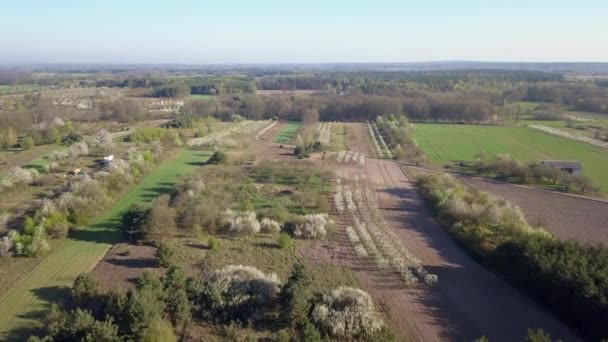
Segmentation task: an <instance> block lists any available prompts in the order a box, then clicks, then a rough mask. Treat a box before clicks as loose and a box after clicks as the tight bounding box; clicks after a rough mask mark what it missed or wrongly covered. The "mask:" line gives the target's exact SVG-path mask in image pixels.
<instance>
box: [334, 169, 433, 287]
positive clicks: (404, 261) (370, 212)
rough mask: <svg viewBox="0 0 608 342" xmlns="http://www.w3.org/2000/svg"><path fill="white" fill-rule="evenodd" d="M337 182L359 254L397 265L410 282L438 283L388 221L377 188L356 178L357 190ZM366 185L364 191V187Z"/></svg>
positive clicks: (337, 200)
mask: <svg viewBox="0 0 608 342" xmlns="http://www.w3.org/2000/svg"><path fill="white" fill-rule="evenodd" d="M338 183H339V184H337V185H336V192H335V194H334V206H335V207H336V210H337V211H338V213H339V214H340V215H341V216H343V218H345V219H346V220H348V221H349V222H351V223H352V226H349V227H347V229H346V234H347V236H348V239H349V241H350V243H351V245H352V246H353V249H354V250H355V253H356V254H357V255H358V256H359V257H366V258H367V257H369V258H371V259H372V260H373V262H374V263H375V264H376V266H378V267H380V268H385V267H389V266H390V267H393V268H394V269H396V270H397V271H398V272H399V273H400V275H401V278H402V280H403V282H404V283H405V285H406V286H412V285H414V284H416V283H417V282H418V280H421V281H423V282H424V283H426V284H427V285H428V286H433V285H435V284H436V283H437V280H438V279H437V276H436V275H434V274H430V273H428V271H426V270H425V269H424V267H423V266H422V264H421V262H420V260H419V259H418V258H416V256H414V255H413V254H412V253H411V252H410V251H409V250H408V249H407V248H406V247H405V246H403V245H402V244H401V242H400V239H399V237H398V236H397V235H396V234H395V233H394V232H393V231H392V230H391V229H390V228H389V227H388V225H387V224H386V223H385V221H384V219H383V217H382V215H381V213H380V212H379V209H378V207H377V206H376V205H375V203H377V202H376V200H377V199H376V198H375V194H374V193H373V191H372V190H371V189H370V188H369V187H367V186H365V184H364V183H363V182H358V181H357V182H355V183H354V184H353V185H354V188H355V190H354V191H353V190H351V187H350V186H348V185H342V184H341V182H338ZM362 188H363V189H364V191H362V190H361V189H362Z"/></svg>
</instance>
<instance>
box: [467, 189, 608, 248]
mask: <svg viewBox="0 0 608 342" xmlns="http://www.w3.org/2000/svg"><path fill="white" fill-rule="evenodd" d="M459 179H460V180H461V181H462V182H464V183H465V184H466V185H468V186H470V187H472V188H476V189H480V190H484V191H488V192H490V193H494V194H496V195H498V196H501V197H503V198H506V199H508V200H510V201H512V202H513V203H515V204H517V205H518V206H519V207H520V208H521V209H522V211H523V212H524V215H525V216H526V218H527V220H528V222H530V223H531V224H534V225H538V224H540V225H542V226H543V227H545V228H546V229H547V230H549V231H550V232H552V233H553V234H555V236H556V237H557V238H559V239H563V240H578V241H583V242H590V243H604V244H606V243H608V202H602V201H596V200H592V199H587V198H582V197H575V196H569V195H565V194H560V193H554V192H550V191H543V190H538V189H532V188H527V187H522V186H516V185H513V184H507V183H501V182H495V181H491V180H483V179H478V178H470V177H459Z"/></svg>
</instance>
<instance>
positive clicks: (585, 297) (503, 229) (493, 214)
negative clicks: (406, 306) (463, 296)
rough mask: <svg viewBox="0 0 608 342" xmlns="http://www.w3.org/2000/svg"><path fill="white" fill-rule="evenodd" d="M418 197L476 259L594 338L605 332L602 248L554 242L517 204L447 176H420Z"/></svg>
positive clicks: (607, 262) (607, 283)
mask: <svg viewBox="0 0 608 342" xmlns="http://www.w3.org/2000/svg"><path fill="white" fill-rule="evenodd" d="M417 184H418V187H419V190H420V192H421V194H422V196H423V197H424V198H425V199H427V200H428V201H429V202H430V203H431V205H432V206H433V208H434V210H435V212H436V213H437V214H438V215H439V217H440V218H441V219H442V220H443V221H444V222H445V223H447V224H448V225H449V226H451V229H450V233H452V234H453V235H454V236H455V237H456V239H457V240H458V241H460V242H461V243H462V244H463V245H464V246H465V247H466V248H467V249H468V250H469V251H471V252H472V253H473V254H474V255H475V256H476V257H478V258H480V259H481V261H482V262H484V263H485V264H487V265H489V266H491V267H492V268H494V269H495V270H497V271H498V272H499V273H500V274H501V275H502V276H503V277H505V278H507V279H509V280H510V281H511V282H513V283H514V284H516V285H517V286H519V287H520V288H522V289H523V290H525V291H526V292H527V293H529V294H530V295H531V296H533V297H534V298H536V299H538V300H540V301H541V302H543V303H544V304H545V305H546V306H548V307H550V308H551V309H552V310H553V311H554V312H555V313H556V314H557V315H558V316H560V317H561V318H562V319H563V320H564V321H566V322H568V323H569V324H571V325H572V326H573V327H575V328H577V329H578V330H580V331H581V332H583V333H584V334H585V335H586V336H588V337H590V338H591V339H594V340H600V339H602V338H604V337H606V336H608V328H607V327H606V325H605V324H602V323H601V322H605V321H607V320H608V248H606V247H603V246H598V247H596V246H591V245H587V244H581V243H577V242H572V241H559V240H556V239H554V238H553V237H552V236H551V235H550V234H549V233H548V232H546V231H544V230H542V229H541V228H533V227H531V226H530V225H528V224H527V222H526V221H525V219H524V218H523V215H522V214H521V212H520V210H519V208H517V207H516V206H514V205H512V204H510V203H509V202H508V201H505V200H502V199H499V198H496V197H494V196H491V195H489V194H487V193H484V192H471V191H467V190H466V189H464V188H463V186H462V185H461V184H459V183H458V182H457V181H456V180H454V179H453V178H452V177H451V176H448V175H430V176H423V177H421V178H420V179H419V180H418V182H417Z"/></svg>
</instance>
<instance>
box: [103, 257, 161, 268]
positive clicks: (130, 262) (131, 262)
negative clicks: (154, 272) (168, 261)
mask: <svg viewBox="0 0 608 342" xmlns="http://www.w3.org/2000/svg"><path fill="white" fill-rule="evenodd" d="M106 262H107V263H109V264H112V265H116V266H124V267H128V268H154V267H156V266H157V263H158V262H157V260H156V259H155V258H131V259H107V260H106Z"/></svg>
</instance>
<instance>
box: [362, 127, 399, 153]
mask: <svg viewBox="0 0 608 342" xmlns="http://www.w3.org/2000/svg"><path fill="white" fill-rule="evenodd" d="M367 127H368V129H369V136H370V137H371V140H372V143H373V145H374V153H375V154H376V156H377V157H378V158H386V159H391V158H393V153H392V152H391V150H390V149H389V148H388V146H387V145H386V142H385V141H384V138H383V137H382V135H381V134H380V131H379V130H378V126H376V123H375V122H374V121H368V122H367Z"/></svg>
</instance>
